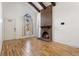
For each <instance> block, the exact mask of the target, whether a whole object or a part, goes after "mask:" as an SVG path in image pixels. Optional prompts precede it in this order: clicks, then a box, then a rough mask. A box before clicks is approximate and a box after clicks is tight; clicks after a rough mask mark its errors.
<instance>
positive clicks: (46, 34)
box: [42, 31, 49, 39]
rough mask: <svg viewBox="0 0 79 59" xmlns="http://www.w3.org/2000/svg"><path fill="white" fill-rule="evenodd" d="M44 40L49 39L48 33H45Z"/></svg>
mask: <svg viewBox="0 0 79 59" xmlns="http://www.w3.org/2000/svg"><path fill="white" fill-rule="evenodd" d="M42 38H44V39H49V34H48V33H47V32H46V31H45V32H43V34H42Z"/></svg>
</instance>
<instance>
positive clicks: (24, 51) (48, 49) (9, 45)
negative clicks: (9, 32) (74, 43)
mask: <svg viewBox="0 0 79 59" xmlns="http://www.w3.org/2000/svg"><path fill="white" fill-rule="evenodd" d="M1 55H2V56H69V55H73V56H76V55H77V56H79V49H78V48H73V47H70V46H67V45H63V44H60V43H57V42H45V41H42V40H39V39H37V38H27V39H19V40H6V41H4V42H3V47H2V52H1Z"/></svg>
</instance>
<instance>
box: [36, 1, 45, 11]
mask: <svg viewBox="0 0 79 59" xmlns="http://www.w3.org/2000/svg"><path fill="white" fill-rule="evenodd" d="M38 3H39V4H40V5H41V6H42V7H43V8H44V9H46V6H45V5H44V4H43V3H42V2H38Z"/></svg>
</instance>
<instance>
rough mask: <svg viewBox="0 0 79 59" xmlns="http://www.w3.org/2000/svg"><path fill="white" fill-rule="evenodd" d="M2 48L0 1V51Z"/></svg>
mask: <svg viewBox="0 0 79 59" xmlns="http://www.w3.org/2000/svg"><path fill="white" fill-rule="evenodd" d="M1 49H2V3H1V2H0V53H1Z"/></svg>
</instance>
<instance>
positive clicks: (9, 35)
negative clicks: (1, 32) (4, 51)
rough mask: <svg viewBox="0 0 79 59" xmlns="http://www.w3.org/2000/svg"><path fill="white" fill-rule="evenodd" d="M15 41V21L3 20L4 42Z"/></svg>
mask: <svg viewBox="0 0 79 59" xmlns="http://www.w3.org/2000/svg"><path fill="white" fill-rule="evenodd" d="M11 39H16V20H15V19H6V20H5V40H11Z"/></svg>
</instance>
